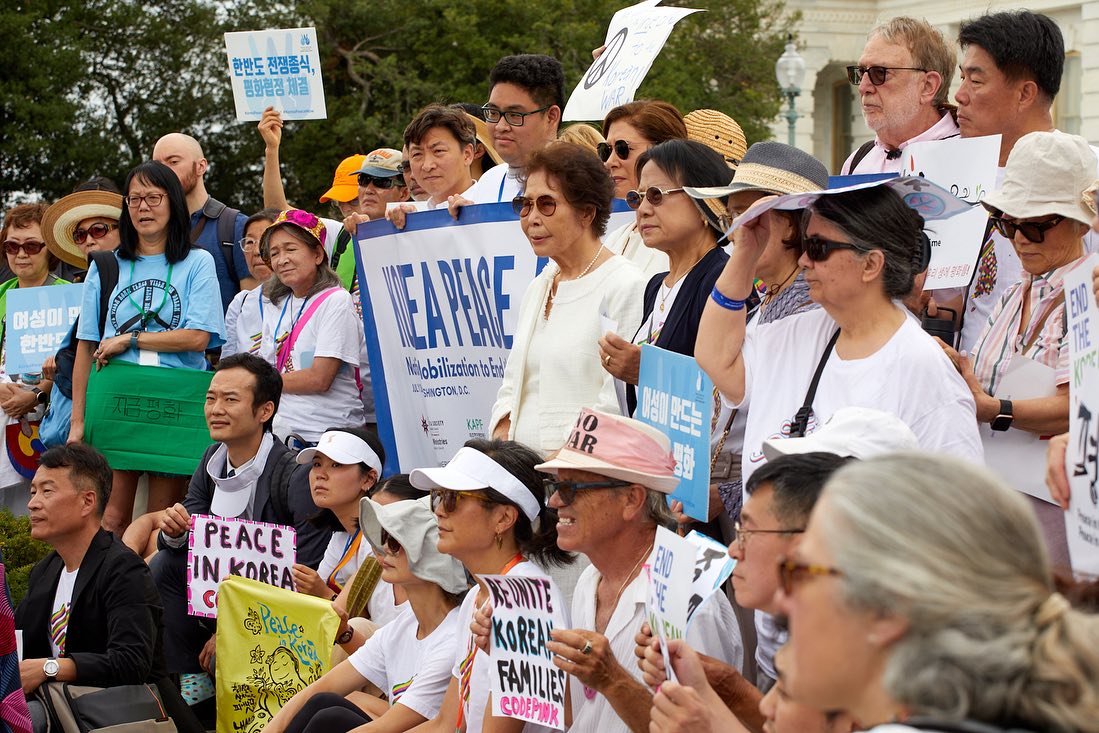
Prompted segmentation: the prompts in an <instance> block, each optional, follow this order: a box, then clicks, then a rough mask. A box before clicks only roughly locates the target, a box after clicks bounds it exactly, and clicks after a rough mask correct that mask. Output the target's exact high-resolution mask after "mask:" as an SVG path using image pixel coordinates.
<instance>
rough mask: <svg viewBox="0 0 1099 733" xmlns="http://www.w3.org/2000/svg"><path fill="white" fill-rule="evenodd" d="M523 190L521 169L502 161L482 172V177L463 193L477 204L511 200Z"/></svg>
mask: <svg viewBox="0 0 1099 733" xmlns="http://www.w3.org/2000/svg"><path fill="white" fill-rule="evenodd" d="M522 191H523V188H522V186H520V185H519V169H518V168H511V167H509V166H508V165H506V164H504V163H501V164H500V165H496V166H493V167H492V168H489V169H488V170H487V171H485V172H484V173H483V174H481V179H480V180H479V181H477V183H475V184H473V185H472V186H470V188H469V190H467V191H466V192H465V193H464V194H462V195H463V196H465V197H466V198H467V199H469V200H470V201H472V202H473V203H475V204H495V203H497V202H501V201H502V202H510V201H511V200H512V199H513V198H515V197H516V196H518V195H519V194H520V193H522Z"/></svg>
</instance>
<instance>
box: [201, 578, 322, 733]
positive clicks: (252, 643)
mask: <svg viewBox="0 0 1099 733" xmlns="http://www.w3.org/2000/svg"><path fill="white" fill-rule="evenodd" d="M339 625H340V620H339V617H338V616H337V615H336V612H335V611H333V610H332V604H331V603H329V602H328V601H326V600H323V599H321V598H317V597H316V596H309V595H305V594H303V593H294V592H293V591H289V590H285V589H283V588H276V587H274V586H271V585H267V584H265V583H260V582H258V581H255V580H248V579H247V578H241V577H238V576H235V575H231V576H229V577H228V578H226V579H225V580H223V581H221V583H220V584H219V585H218V632H217V656H216V665H217V668H216V670H215V672H216V674H215V678H216V693H217V733H259V731H261V730H263V728H264V727H265V726H266V725H267V724H268V723H270V722H271V718H273V717H275V714H276V713H277V712H278V711H279V710H281V709H282V706H283V705H284V704H286V701H287V700H289V699H290V698H291V697H293V696H294V695H295V694H296V693H297V692H298V691H299V690H301V689H302V688H304V687H305V686H307V685H309V684H311V683H312V682H314V681H316V680H317V679H318V678H319V677H320V676H321V675H322V674H324V673H325V672H327V671H328V669H329V665H330V661H331V658H332V645H333V644H334V643H335V640H336V629H337V628H338V627H339Z"/></svg>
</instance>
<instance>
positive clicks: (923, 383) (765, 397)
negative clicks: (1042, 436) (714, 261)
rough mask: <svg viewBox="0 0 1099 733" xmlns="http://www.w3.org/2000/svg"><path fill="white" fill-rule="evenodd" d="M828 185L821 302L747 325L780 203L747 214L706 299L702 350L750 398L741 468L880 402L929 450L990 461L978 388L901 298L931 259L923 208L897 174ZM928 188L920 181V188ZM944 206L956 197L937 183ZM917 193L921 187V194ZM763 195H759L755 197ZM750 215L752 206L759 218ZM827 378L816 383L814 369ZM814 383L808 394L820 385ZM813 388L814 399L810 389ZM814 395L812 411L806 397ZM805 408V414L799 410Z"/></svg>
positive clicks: (816, 242) (810, 262)
mask: <svg viewBox="0 0 1099 733" xmlns="http://www.w3.org/2000/svg"><path fill="white" fill-rule="evenodd" d="M912 182H913V179H903V178H902V179H891V180H890V181H888V182H884V183H880V184H878V185H876V186H872V187H869V188H863V189H858V190H850V191H841V192H839V193H822V194H820V195H819V196H818V197H817V198H816V200H815V201H812V203H811V204H810V205H809V211H808V214H807V215H806V217H807V218H806V224H805V236H804V237H803V239H802V243H803V247H804V252H803V254H802V256H801V259H800V264H801V266H802V267H804V268H805V280H806V282H807V283H808V284H809V295H810V297H811V298H812V299H813V300H814V301H815V302H817V303H819V304H820V306H821V308H820V310H816V311H809V312H806V313H800V314H797V315H793V316H790V317H788V318H783V319H781V320H779V321H775V322H774V323H767V324H760V325H759V327H758V328H755V329H751V330H749V332H748V334H747V336H746V335H745V301H746V300H747V298H748V295H749V294H750V293H751V291H752V274H753V273H754V272H755V271H756V261H757V260H758V259H759V257H760V255H761V254H762V252H763V251H764V250H765V249H766V247H767V243H768V240H769V236H770V234H769V230H770V227H771V226H772V225H776V224H773V221H774V220H773V219H772V218H771V214H772V212H766V211H765V212H764V213H763V214H762V215H759V216H754V217H753V215H752V214H753V212H752V210H751V209H750V210H749V212H748V213H746V214H744V215H742V216H744V217H746V218H747V223H746V224H744V225H743V226H741V227H739V228H738V229H737V230H736V232H735V235H734V237H735V238H734V243H733V254H732V256H731V257H730V258H729V261H728V263H726V265H725V271H724V272H722V274H721V277H720V278H718V281H717V285H716V286H715V287H714V289H713V290H712V292H711V297H710V300H711V302H709V303H707V304H706V309H705V311H704V312H703V314H702V322H701V323H700V324H699V329H698V340H697V341H696V342H695V358H696V359H697V360H698V363H699V365H700V366H701V367H702V368H703V369H704V370H705V371H706V373H707V374H709V375H710V378H711V379H713V381H714V385H715V386H716V387H717V388H718V390H719V391H720V392H721V394H722V396H723V398H724V399H725V400H726V401H727V402H728V403H730V404H731V405H732V406H733V407H737V408H747V410H748V421H747V424H746V425H745V435H744V453H743V459H742V473H743V480H744V482H745V483H747V481H748V478H749V477H750V476H751V474H752V471H753V470H755V468H756V467H758V466H759V465H761V463H762V462H763V461H764V460H765V457H764V455H763V441H764V440H765V439H768V438H774V437H790V435H791V432H793V433H795V434H797V433H798V432H801V433H809V432H812V431H813V430H815V429H816V428H817V427H819V426H820V425H822V424H823V423H825V422H826V421H827V420H828V419H829V418H830V417H831V416H832V414H833V413H834V412H835V411H836V410H838V409H839V408H841V407H849V406H861V407H874V408H876V409H879V410H884V411H886V412H889V413H892V414H894V415H896V416H897V417H899V418H900V419H901V420H903V421H904V422H905V423H906V424H907V425H908V426H909V427H910V428H911V429H912V431H913V432H914V433H915V434H916V436H917V437H918V438H919V441H920V447H921V448H922V449H923V450H926V451H932V452H940V453H952V454H954V455H957V456H960V457H962V458H967V459H969V460H972V461H976V462H980V461H982V459H983V451H982V449H981V442H980V437H979V436H978V434H977V426H976V421H975V419H974V415H975V410H974V403H973V397H972V395H970V393H969V389H968V388H967V387H966V385H965V381H964V380H962V378H961V376H960V375H959V374H958V371H957V370H956V369H955V368H954V366H953V365H952V364H951V363H950V360H949V359H947V358H946V355H945V354H943V352H942V349H941V348H939V346H938V344H937V342H936V341H935V340H934V339H932V338H931V336H929V335H928V334H926V333H925V332H924V331H923V330H921V328H920V323H919V321H917V320H916V319H914V318H912V317H911V316H910V315H909V313H908V312H907V311H906V310H905V309H904V308H903V307H902V306H901V305H900V304H899V303H897V302H896V300H897V299H899V298H902V297H904V296H905V295H907V294H908V293H909V292H910V291H911V290H912V289H913V287H914V280H915V276H916V274H917V273H919V272H921V271H923V270H925V269H926V267H927V258H928V257H929V253H930V243H929V242H928V241H927V237H926V235H925V234H924V233H923V227H924V219H923V217H922V216H921V215H920V214H918V213H917V212H916V211H915V210H913V209H911V208H909V207H908V206H907V205H906V204H905V200H904V199H902V198H901V194H900V193H898V192H896V191H894V190H893V188H892V187H893V186H898V187H901V188H902V189H903V190H904V191H905V193H906V194H907V195H908V196H909V198H911V197H912V194H913V193H920V196H919V197H918V198H925V197H927V196H928V195H929V194H928V192H927V191H928V188H929V187H930V186H932V184H928V183H926V182H925V181H924V179H922V178H921V179H917V180H916V181H915V182H916V184H917V186H918V188H919V189H920V190H919V191H914V190H912V189H908V188H904V187H905V186H907V185H908V184H909V183H912ZM921 192H922V193H921ZM930 195H931V196H934V197H939V201H937V202H936V203H941V204H942V205H943V207H945V206H946V204H945V203H943V202H945V201H946V199H948V198H949V197H950V194H948V193H947V192H946V191H943V190H942V189H938V188H937V187H934V189H933V191H932V192H931V194H930ZM913 200H914V199H913ZM756 206H757V207H758V206H759V204H758V203H757V204H756ZM749 217H750V218H749ZM817 371H819V372H820V378H819V382H818V383H817V386H816V389H815V390H812V389H811V386H810V385H811V383H812V382H813V376H814V373H815V372H817ZM811 392H812V393H813V394H810V393H811ZM809 397H811V399H807V398H809ZM807 402H808V403H809V407H810V409H809V410H808V414H807V415H806V412H805V411H803V410H801V409H800V408H801V407H802V406H803V405H805V404H806V403H807ZM799 412H801V413H802V415H803V418H804V419H803V420H800V421H799V420H797V417H796V416H797V414H798V413H799Z"/></svg>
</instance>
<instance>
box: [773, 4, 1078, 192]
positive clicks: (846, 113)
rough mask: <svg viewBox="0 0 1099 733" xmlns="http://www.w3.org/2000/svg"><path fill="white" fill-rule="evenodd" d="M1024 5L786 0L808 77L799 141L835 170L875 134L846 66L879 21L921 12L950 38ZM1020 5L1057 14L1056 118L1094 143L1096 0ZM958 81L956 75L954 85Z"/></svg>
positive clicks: (778, 135)
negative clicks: (971, 22)
mask: <svg viewBox="0 0 1099 733" xmlns="http://www.w3.org/2000/svg"><path fill="white" fill-rule="evenodd" d="M1022 6H1023V5H1022V4H1020V3H1018V2H1014V3H1011V2H999V1H998V0H992V2H989V3H988V4H987V5H985V4H983V3H976V2H968V3H959V2H952V1H951V0H923V1H922V2H914V1H913V0H788V7H789V8H790V9H791V10H800V11H801V13H802V19H801V22H800V23H799V24H798V26H797V33H798V52H799V53H800V54H801V56H802V58H804V59H805V65H806V75H805V83H804V84H803V85H802V92H801V95H800V96H799V97H798V98H797V103H796V105H797V111H798V113H799V114H800V115H801V117H800V118H799V119H798V121H797V145H798V147H799V148H801V149H802V150H807V151H809V152H811V153H812V154H813V155H815V156H816V157H817V158H819V159H820V160H821V161H823V162H824V164H825V165H827V166H828V168H829V170H830V171H832V172H833V173H836V172H838V171H839V168H840V166H841V165H842V164H843V161H844V160H845V159H846V158H847V155H848V154H849V153H850V152H851V151H852V150H854V149H855V148H856V147H858V146H859V145H861V144H862V143H863V142H865V141H867V140H870V139H872V138H873V137H874V134H873V133H872V132H871V131H870V130H869V129H868V128H867V127H866V124H865V123H864V122H863V119H862V111H861V108H860V105H859V100H858V92H857V89H856V88H855V87H853V86H852V85H851V84H849V83H848V81H847V73H846V71H845V67H846V66H848V65H850V64H855V63H857V62H858V58H859V55H860V54H861V53H862V46H863V43H865V41H866V34H867V33H868V32H869V31H870V29H871V28H873V27H874V26H876V25H878V23H880V22H883V21H885V20H888V19H889V18H892V17H895V16H898V15H911V16H914V17H923V18H926V19H927V20H928V22H930V23H931V24H932V25H934V26H936V27H937V28H939V30H941V31H942V32H943V34H944V35H945V36H946V38H947V39H955V38H957V36H958V26H959V24H960V23H961V21H963V20H966V19H969V18H972V17H975V16H977V15H980V14H982V13H984V12H986V9H987V10H990V11H993V12H995V11H1000V10H1015V9H1018V8H1020V7H1022ZM1025 7H1026V8H1027V9H1029V10H1032V11H1034V12H1039V13H1045V14H1046V15H1048V16H1050V17H1051V18H1053V19H1054V20H1056V21H1057V24H1058V25H1059V26H1060V27H1061V32H1062V33H1063V34H1064V37H1065V55H1066V59H1065V74H1064V77H1063V79H1062V82H1061V91H1060V93H1059V94H1058V95H1057V99H1056V101H1055V103H1054V109H1053V114H1054V123H1055V124H1056V126H1057V127H1058V128H1059V129H1061V130H1064V131H1065V132H1072V133H1076V134H1079V135H1083V136H1084V137H1086V138H1087V139H1088V140H1090V141H1091V143H1092V144H1099V0H1082V1H1079V2H1067V3H1066V2H1064V1H1063V0H1030V2H1028V3H1026V4H1025ZM960 56H961V52H960V51H959V58H960ZM958 83H959V81H958V77H957V74H955V77H954V84H953V88H954V89H956V88H957V86H958ZM783 108H784V109H785V103H784V105H783ZM772 129H773V130H774V135H775V139H776V140H780V141H782V142H786V140H787V133H788V128H787V122H786V120H785V118H780V119H778V120H776V121H775V123H774V125H773V126H772Z"/></svg>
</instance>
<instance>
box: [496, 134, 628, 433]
mask: <svg viewBox="0 0 1099 733" xmlns="http://www.w3.org/2000/svg"><path fill="white" fill-rule="evenodd" d="M613 188H614V186H613V184H612V182H611V178H610V176H609V175H608V174H607V171H606V170H604V168H603V166H602V165H600V163H599V160H598V159H597V158H596V157H595V156H594V155H592V154H591V153H590V152H588V151H586V150H584V149H583V148H581V147H579V146H577V145H573V144H571V143H565V142H553V143H550V144H549V145H547V146H545V147H544V148H542V149H541V150H539V151H538V152H536V153H535V154H534V155H533V156H532V157H531V160H530V162H529V163H528V164H527V178H526V190H525V195H523V196H517V197H516V198H515V200H514V201H513V202H512V205H513V206H514V207H515V210H516V212H517V213H518V214H519V216H520V217H521V220H520V221H521V224H522V227H523V233H524V234H526V235H527V239H529V240H530V243H531V247H532V248H533V249H534V253H535V254H536V255H538V256H539V257H548V258H549V259H550V260H552V262H551V263H550V264H549V265H547V266H546V267H545V269H543V270H542V272H541V273H540V274H539V275H538V277H536V278H535V279H534V281H533V282H532V283H531V284H530V286H528V287H527V290H526V292H525V293H524V294H523V301H522V304H521V305H520V306H519V322H518V326H517V328H516V333H515V340H514V342H513V344H512V349H511V353H510V355H509V356H508V361H507V367H506V369H505V370H504V381H503V383H502V384H501V385H500V390H499V392H497V395H496V404H495V405H494V406H493V408H492V417H491V419H490V421H489V430H490V433H491V435H492V436H493V437H494V438H507V439H510V440H516V441H518V442H520V443H523V444H525V445H529V446H531V447H532V448H534V449H536V450H540V451H546V452H550V451H555V450H557V449H558V448H560V447H561V446H562V445H563V444H564V442H565V437H566V436H567V435H568V431H569V428H570V427H571V426H572V424H573V423H574V422H575V421H576V415H577V413H578V412H579V411H580V408H581V407H590V406H593V405H595V406H598V408H599V409H601V410H605V411H609V412H615V413H618V412H620V410H619V407H618V398H617V397H616V395H615V390H614V384H613V382H612V380H611V378H610V375H608V374H607V373H606V372H604V371H603V369H602V367H601V364H600V361H599V343H598V342H599V337H600V336H602V335H603V334H604V330H605V329H604V328H603V327H602V323H601V318H600V315H606V316H607V317H608V318H610V320H611V321H613V322H614V324H615V328H616V329H617V331H618V332H619V333H620V334H625V335H626V336H627V337H628V336H631V335H633V333H634V332H635V331H636V330H637V326H638V324H639V323H640V322H641V300H642V291H643V288H644V284H645V277H644V275H642V273H641V271H640V270H639V269H637V268H636V267H635V266H634V265H633V264H631V263H630V262H628V261H627V260H626V259H625V258H623V257H621V256H619V255H615V254H613V253H611V251H610V250H608V249H607V248H606V247H604V246H603V245H602V243H601V242H600V241H599V237H600V236H601V235H602V234H603V233H604V231H605V230H606V226H607V220H608V219H609V218H610V210H611V197H612V195H613V193H614V190H613Z"/></svg>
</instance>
